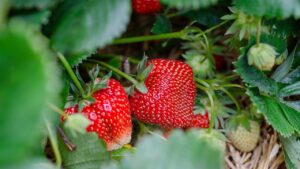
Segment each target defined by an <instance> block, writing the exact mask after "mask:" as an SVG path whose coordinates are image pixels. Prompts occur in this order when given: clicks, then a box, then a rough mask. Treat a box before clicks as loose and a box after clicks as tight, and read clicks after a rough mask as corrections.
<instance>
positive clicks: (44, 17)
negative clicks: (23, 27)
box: [12, 10, 51, 29]
mask: <svg viewBox="0 0 300 169" xmlns="http://www.w3.org/2000/svg"><path fill="white" fill-rule="evenodd" d="M50 15H51V12H50V11H49V10H42V11H34V12H31V13H29V14H24V15H17V16H14V17H13V18H12V19H21V20H23V21H25V22H28V23H30V24H31V25H33V26H35V27H37V28H39V29H40V28H41V26H42V25H44V24H47V23H48V21H49V16H50Z"/></svg>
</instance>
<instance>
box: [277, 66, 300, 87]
mask: <svg viewBox="0 0 300 169" xmlns="http://www.w3.org/2000/svg"><path fill="white" fill-rule="evenodd" d="M299 80H300V66H299V67H297V68H296V69H294V70H293V71H291V72H290V73H289V74H287V75H286V76H285V77H283V79H282V80H281V81H280V82H282V83H288V84H292V83H295V82H297V81H299Z"/></svg>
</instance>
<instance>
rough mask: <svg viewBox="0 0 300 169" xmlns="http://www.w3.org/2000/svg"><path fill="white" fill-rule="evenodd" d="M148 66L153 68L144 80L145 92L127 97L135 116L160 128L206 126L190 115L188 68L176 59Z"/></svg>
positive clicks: (191, 88)
mask: <svg viewBox="0 0 300 169" xmlns="http://www.w3.org/2000/svg"><path fill="white" fill-rule="evenodd" d="M149 64H153V69H152V71H151V73H150V74H149V76H148V77H147V78H146V80H145V85H146V87H147V89H148V92H147V93H146V94H142V93H140V92H139V91H135V93H134V95H133V96H132V97H130V98H129V100H130V105H131V111H132V113H133V114H134V115H135V117H136V118H137V119H138V120H140V121H143V122H145V123H150V124H157V125H159V126H161V127H163V128H187V127H202V126H207V125H204V124H202V122H201V123H200V121H203V118H202V117H201V116H198V115H194V114H193V106H194V100H195V94H196V93H195V92H196V88H195V83H194V80H193V71H192V69H191V68H190V67H189V66H188V65H187V64H186V63H184V62H181V61H177V60H167V59H155V60H151V61H149V62H148V65H149ZM195 121H199V122H198V123H197V122H195ZM207 123H209V121H208V120H207ZM195 124H199V125H196V126H195Z"/></svg>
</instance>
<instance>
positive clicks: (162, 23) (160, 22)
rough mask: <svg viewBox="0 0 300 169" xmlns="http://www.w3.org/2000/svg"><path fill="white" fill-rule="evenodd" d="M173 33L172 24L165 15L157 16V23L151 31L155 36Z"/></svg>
mask: <svg viewBox="0 0 300 169" xmlns="http://www.w3.org/2000/svg"><path fill="white" fill-rule="evenodd" d="M171 31H172V24H171V22H170V20H169V19H168V18H167V17H166V16H165V15H157V16H156V21H155V22H154V25H153V27H152V29H151V32H152V33H154V34H162V33H169V32H171Z"/></svg>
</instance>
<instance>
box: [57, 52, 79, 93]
mask: <svg viewBox="0 0 300 169" xmlns="http://www.w3.org/2000/svg"><path fill="white" fill-rule="evenodd" d="M57 56H58V58H59V59H60V61H61V63H62V64H63V65H64V67H65V69H66V70H67V72H68V74H69V75H70V77H71V79H72V81H73V82H74V84H75V86H76V87H77V89H78V90H79V92H80V94H81V96H84V95H85V94H84V90H83V88H82V86H81V84H80V82H79V80H78V79H77V77H76V75H75V73H74V71H73V70H72V68H71V66H70V64H69V63H68V61H67V60H66V58H65V57H64V56H63V55H62V54H61V53H57Z"/></svg>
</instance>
